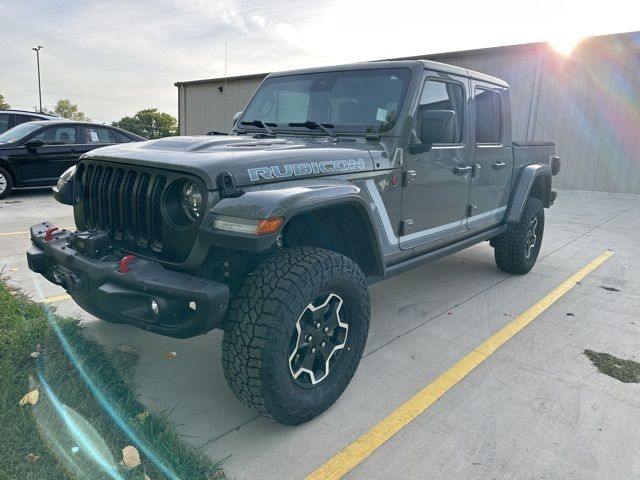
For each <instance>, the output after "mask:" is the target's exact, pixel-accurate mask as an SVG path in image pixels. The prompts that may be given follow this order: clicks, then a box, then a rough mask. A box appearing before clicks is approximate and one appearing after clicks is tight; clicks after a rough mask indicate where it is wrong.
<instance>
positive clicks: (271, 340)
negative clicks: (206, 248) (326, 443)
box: [222, 248, 369, 425]
mask: <svg viewBox="0 0 640 480" xmlns="http://www.w3.org/2000/svg"><path fill="white" fill-rule="evenodd" d="M368 329H369V294H368V290H367V284H366V281H365V277H364V274H363V273H362V271H361V270H360V268H358V266H357V265H356V264H355V263H353V262H352V261H351V260H350V259H348V258H347V257H344V256H342V255H339V254H337V253H334V252H330V251H327V250H322V249H319V248H292V249H286V250H283V251H281V252H279V253H277V254H275V255H273V256H272V257H270V258H268V259H266V260H264V261H263V262H262V263H260V264H259V265H258V266H257V268H256V269H255V271H254V272H253V273H252V274H251V275H249V276H248V277H247V279H246V281H245V283H244V285H243V286H242V288H241V289H240V291H239V293H238V295H237V296H236V298H235V299H234V300H233V302H232V305H231V308H230V310H229V315H228V317H227V328H226V330H225V334H224V340H223V352H222V363H223V367H224V373H225V378H226V380H227V383H228V384H229V386H230V387H231V390H233V392H234V393H235V394H236V396H237V397H238V398H240V399H241V400H243V401H244V402H245V403H247V404H248V405H250V406H253V407H255V408H256V409H257V410H258V411H259V412H260V413H261V414H262V415H264V416H266V417H270V418H273V419H274V420H276V421H278V422H280V423H284V424H289V425H296V424H300V423H303V422H306V421H308V420H310V419H312V418H313V417H315V416H317V415H319V414H320V413H322V412H323V411H324V410H326V409H327V408H328V407H329V406H330V405H331V404H333V403H334V402H335V401H336V400H337V398H338V397H339V396H340V395H341V394H342V392H343V391H344V390H345V388H346V387H347V385H348V384H349V382H350V380H351V378H352V377H353V374H354V373H355V371H356V368H357V367H358V364H359V362H360V358H361V356H362V352H363V350H364V346H365V343H366V340H367V333H368Z"/></svg>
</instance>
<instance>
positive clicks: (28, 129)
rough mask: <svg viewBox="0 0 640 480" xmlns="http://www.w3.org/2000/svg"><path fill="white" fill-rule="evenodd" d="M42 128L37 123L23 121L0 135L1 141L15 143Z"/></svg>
mask: <svg viewBox="0 0 640 480" xmlns="http://www.w3.org/2000/svg"><path fill="white" fill-rule="evenodd" d="M39 128H41V126H40V125H38V124H37V123H23V124H22V125H18V126H17V127H13V128H10V129H9V130H7V131H6V132H4V133H3V134H1V135H0V143H13V142H18V141H20V140H22V139H24V138H25V137H27V136H28V135H31V134H32V133H33V132H35V131H37V130H38V129H39Z"/></svg>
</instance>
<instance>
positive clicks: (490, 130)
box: [475, 88, 502, 143]
mask: <svg viewBox="0 0 640 480" xmlns="http://www.w3.org/2000/svg"><path fill="white" fill-rule="evenodd" d="M475 105H476V143H500V139H501V136H502V104H501V102H500V94H499V93H498V92H496V91H494V90H487V89H484V88H477V89H476V95H475Z"/></svg>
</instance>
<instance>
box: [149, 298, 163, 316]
mask: <svg viewBox="0 0 640 480" xmlns="http://www.w3.org/2000/svg"><path fill="white" fill-rule="evenodd" d="M149 310H151V313H153V314H154V315H155V316H156V317H157V316H158V315H159V314H160V306H159V305H158V302H156V301H155V300H154V299H153V298H152V299H150V300H149Z"/></svg>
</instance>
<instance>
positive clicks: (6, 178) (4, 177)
mask: <svg viewBox="0 0 640 480" xmlns="http://www.w3.org/2000/svg"><path fill="white" fill-rule="evenodd" d="M11 190H13V179H12V178H11V174H10V173H9V172H7V171H6V170H5V169H4V168H2V167H0V199H3V198H6V197H8V196H9V194H10V193H11Z"/></svg>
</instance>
